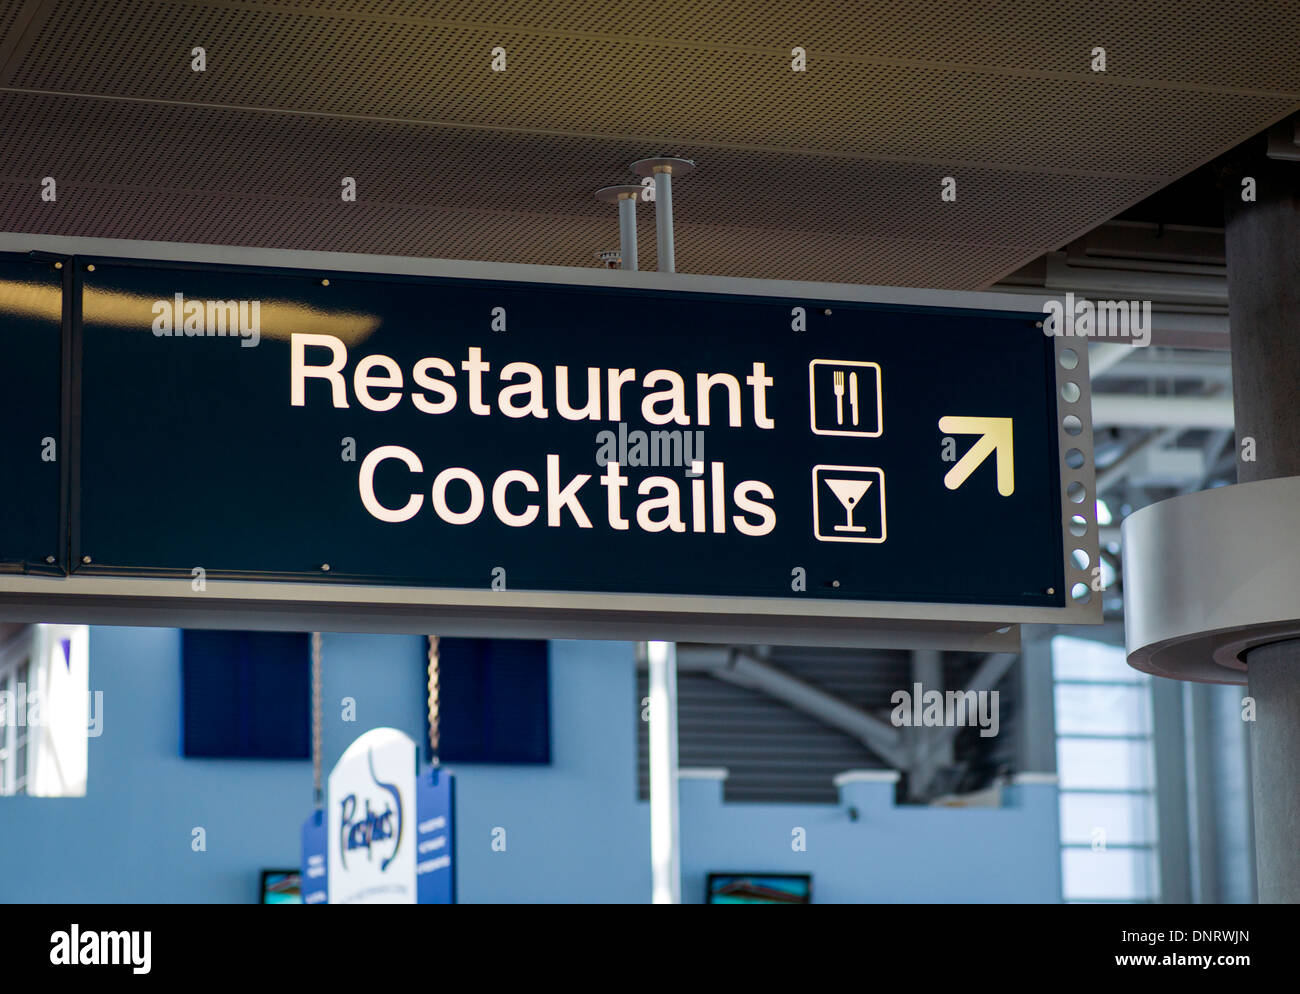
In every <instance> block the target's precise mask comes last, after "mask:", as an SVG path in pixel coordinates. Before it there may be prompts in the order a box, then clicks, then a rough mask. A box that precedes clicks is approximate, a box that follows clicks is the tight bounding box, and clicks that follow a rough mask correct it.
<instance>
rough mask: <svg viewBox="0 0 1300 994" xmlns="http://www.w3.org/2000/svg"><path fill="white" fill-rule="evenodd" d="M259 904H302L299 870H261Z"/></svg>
mask: <svg viewBox="0 0 1300 994" xmlns="http://www.w3.org/2000/svg"><path fill="white" fill-rule="evenodd" d="M261 893H262V898H261V901H260V902H259V903H261V904H302V873H301V871H299V870H263V871H262V890H261Z"/></svg>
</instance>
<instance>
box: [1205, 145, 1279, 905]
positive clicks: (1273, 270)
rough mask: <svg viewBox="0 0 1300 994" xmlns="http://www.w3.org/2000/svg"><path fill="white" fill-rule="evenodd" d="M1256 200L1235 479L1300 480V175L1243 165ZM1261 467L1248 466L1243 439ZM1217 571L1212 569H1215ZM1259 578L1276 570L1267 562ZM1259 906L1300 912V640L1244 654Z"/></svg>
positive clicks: (1245, 296)
mask: <svg viewBox="0 0 1300 994" xmlns="http://www.w3.org/2000/svg"><path fill="white" fill-rule="evenodd" d="M1242 175H1247V176H1253V177H1254V178H1255V180H1256V183H1257V191H1258V199H1257V201H1256V202H1253V203H1242V202H1241V195H1240V190H1241V186H1240V184H1239V183H1236V182H1230V183H1229V184H1228V189H1227V211H1226V215H1227V216H1226V235H1227V256H1228V316H1229V322H1230V324H1231V326H1232V336H1231V344H1232V385H1233V400H1234V405H1235V408H1236V422H1237V442H1238V447H1237V457H1238V458H1237V479H1238V482H1241V483H1246V482H1251V481H1255V480H1269V479H1277V478H1279V477H1296V476H1300V411H1297V409H1296V403H1295V401H1296V384H1297V383H1300V336H1298V335H1297V334H1296V331H1295V315H1296V314H1298V313H1300V166H1297V165H1295V164H1293V163H1289V162H1275V161H1271V160H1268V159H1265V158H1263V157H1259V158H1257V159H1254V160H1253V161H1249V162H1247V163H1246V164H1245V166H1244V168H1243V169H1242ZM1247 437H1249V438H1253V439H1254V460H1253V461H1250V462H1244V461H1242V459H1241V456H1242V445H1241V442H1242V440H1243V439H1245V438H1247ZM1277 541H1278V547H1277V552H1276V555H1277V556H1279V557H1294V556H1297V555H1300V535H1294V534H1293V535H1278V536H1277ZM1210 568H1212V567H1210ZM1259 568H1260V569H1261V570H1267V569H1268V568H1269V564H1268V563H1266V562H1261V563H1260V564H1259ZM1246 667H1247V680H1248V684H1249V693H1250V696H1251V697H1252V698H1254V700H1255V707H1256V711H1255V721H1254V722H1253V723H1252V725H1251V728H1250V747H1251V749H1250V751H1251V774H1252V780H1253V781H1254V807H1255V859H1256V873H1257V875H1258V879H1259V900H1260V901H1261V903H1270V904H1280V903H1285V904H1296V903H1300V850H1297V848H1296V844H1295V829H1296V826H1297V825H1300V790H1298V789H1297V786H1298V785H1300V639H1291V640H1289V641H1280V642H1274V643H1272V644H1270V645H1264V646H1260V647H1259V648H1256V649H1253V650H1251V651H1250V652H1248V653H1247V654H1246Z"/></svg>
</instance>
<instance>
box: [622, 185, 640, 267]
mask: <svg viewBox="0 0 1300 994" xmlns="http://www.w3.org/2000/svg"><path fill="white" fill-rule="evenodd" d="M636 198H637V195H636V194H635V193H620V194H619V196H618V248H619V252H620V254H621V255H622V257H623V263H622V266H623V268H624V269H630V270H632V271H634V272H635V271H636V268H637V260H636Z"/></svg>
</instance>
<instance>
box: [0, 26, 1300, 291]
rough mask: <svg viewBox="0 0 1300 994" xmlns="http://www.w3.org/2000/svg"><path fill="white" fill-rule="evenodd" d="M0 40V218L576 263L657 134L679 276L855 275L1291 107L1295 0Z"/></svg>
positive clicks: (932, 265) (916, 260) (598, 237)
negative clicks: (668, 167) (672, 164)
mask: <svg viewBox="0 0 1300 994" xmlns="http://www.w3.org/2000/svg"><path fill="white" fill-rule="evenodd" d="M0 29H3V32H4V34H3V36H2V37H0V128H2V129H3V133H4V135H5V141H4V142H3V143H0V228H2V229H5V230H11V231H31V232H41V233H50V234H82V235H97V236H102V237H119V238H147V239H159V240H175V241H195V242H207V243H222V244H234V245H257V246H269V247H281V248H301V249H323V250H335V251H351V252H375V253H389V254H411V255H422V256H441V257H448V258H464V259H481V260H488V261H504V262H532V263H545V264H554V265H579V266H581V265H592V264H593V260H592V253H593V251H594V250H595V249H598V248H606V247H611V246H614V245H616V244H617V232H616V222H615V217H614V212H613V210H612V209H611V208H610V207H608V205H603V204H599V203H597V202H596V201H595V200H594V199H593V197H592V192H593V191H594V190H595V189H596V188H597V187H600V186H604V185H608V184H613V183H620V182H626V181H627V180H628V174H627V172H626V165H627V163H629V162H630V161H632V160H633V159H636V158H640V157H643V156H647V155H655V154H675V155H683V156H686V157H688V158H692V159H696V160H697V161H698V163H699V168H698V169H697V171H696V172H694V173H693V174H691V175H690V176H689V177H688V178H685V179H683V180H682V181H681V183H680V184H678V186H677V188H676V190H675V193H676V197H675V201H676V204H675V206H676V216H677V222H678V223H677V247H678V258H677V263H678V268H679V269H680V270H682V271H692V272H703V273H718V274H725V275H737V276H757V277H789V278H798V279H821V280H835V281H843V282H853V283H885V284H903V285H922V286H936V287H957V288H972V287H979V286H984V285H987V284H988V283H990V282H992V281H994V280H996V279H998V278H999V277H1001V276H1003V275H1005V274H1007V273H1009V272H1011V271H1013V270H1015V269H1017V268H1019V267H1020V266H1021V265H1023V264H1024V263H1025V262H1027V261H1029V260H1030V259H1033V258H1035V257H1037V256H1038V255H1041V254H1042V253H1043V252H1045V251H1050V250H1053V249H1055V248H1058V247H1060V246H1061V245H1063V244H1064V243H1066V242H1067V241H1069V240H1071V239H1073V238H1075V237H1077V236H1078V235H1079V234H1081V233H1082V232H1083V231H1086V230H1087V229H1089V228H1091V227H1093V226H1095V225H1097V224H1099V223H1101V222H1102V221H1104V220H1106V219H1108V218H1110V217H1112V216H1113V215H1115V214H1116V213H1118V212H1119V211H1120V210H1122V209H1124V208H1125V207H1127V206H1129V205H1130V204H1132V203H1134V202H1136V201H1138V200H1141V199H1142V198H1143V197H1145V196H1147V195H1149V194H1150V193H1152V192H1154V191H1156V190H1158V189H1160V188H1161V187H1163V186H1164V185H1166V184H1167V183H1168V182H1169V181H1170V180H1172V179H1174V178H1176V177H1177V176H1180V175H1182V174H1183V173H1186V172H1187V171H1189V170H1191V169H1192V168H1194V167H1195V166H1197V165H1199V164H1201V163H1203V162H1205V161H1207V160H1209V159H1211V158H1213V157H1214V156H1215V155H1217V154H1219V153H1220V152H1222V151H1224V150H1226V149H1228V148H1230V147H1232V146H1233V145H1235V144H1237V143H1239V142H1240V141H1242V140H1243V139H1245V138H1247V137H1249V136H1250V135H1252V134H1255V133H1257V132H1259V131H1261V130H1263V129H1264V128H1265V127H1267V126H1268V125H1269V124H1271V123H1272V122H1273V121H1275V120H1278V119H1280V118H1282V117H1284V116H1286V115H1287V114H1289V113H1291V112H1292V111H1294V110H1295V109H1296V108H1297V107H1300V60H1298V59H1296V58H1295V52H1296V50H1297V47H1298V46H1297V43H1300V0H1282V2H1279V0H1260V2H1237V3H1234V4H1231V5H1225V4H1221V3H1218V2H1215V3H1209V2H1174V0H1167V2H1162V3H1156V2H1134V0H1109V2H1101V3H1089V4H1086V5H1085V4H1078V3H1077V2H1075V0H1051V2H1047V3H1027V2H1025V3H1011V2H1007V0H992V2H990V0H976V2H968V3H965V2H955V0H943V2H934V3H922V2H918V0H898V2H861V0H859V2H855V3H852V4H845V3H842V2H838V0H837V2H831V0H811V2H803V0H801V2H776V3H773V2H769V0H746V2H717V0H715V2H708V0H681V2H674V3H672V4H661V5H653V4H647V3H644V2H641V0H567V2H565V0H507V2H499V0H492V2H486V0H481V2H472V3H444V2H418V3H417V2H413V0H412V2H389V0H383V2H381V0H351V2H349V0H316V2H309V0H278V2H274V3H251V2H216V0H212V2H204V0H193V2H189V0H172V2H153V0H147V2H139V0H137V2H125V0H123V2H113V0H26V2H23V0H8V2H5V0H0ZM196 45H201V46H203V47H204V48H205V50H206V53H207V68H206V70H205V71H204V72H195V71H193V70H192V69H191V68H190V59H191V55H190V53H191V49H192V48H193V47H194V46H196ZM494 46H503V47H504V48H505V49H506V51H507V69H506V71H505V72H492V71H491V69H490V51H491V49H492V48H493V47H494ZM794 46H802V47H804V48H806V49H807V53H808V68H807V70H806V71H805V72H801V73H796V72H792V71H791V69H790V51H791V49H792V48H793V47H794ZM1097 46H1103V47H1105V48H1106V58H1107V71H1106V72H1105V73H1096V72H1093V71H1091V68H1090V60H1091V58H1092V54H1091V53H1092V50H1093V49H1094V48H1095V47H1097ZM44 176H53V177H55V179H56V180H57V181H58V200H57V202H55V203H46V202H43V201H42V200H41V199H40V184H39V181H40V179H41V178H42V177H44ZM343 176H353V177H355V178H356V179H357V183H358V201H357V202H356V203H343V202H342V201H341V198H340V196H339V192H340V180H341V178H342V177H343ZM944 176H954V177H955V178H956V179H957V182H958V198H957V201H956V202H955V203H945V202H943V201H941V199H940V195H939V194H940V179H941V178H942V177H944ZM641 215H642V224H641V253H642V264H643V265H645V266H652V265H654V262H655V260H654V244H653V242H654V239H653V220H652V217H651V210H650V205H644V206H643V209H642V212H641Z"/></svg>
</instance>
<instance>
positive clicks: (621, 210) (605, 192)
mask: <svg viewBox="0 0 1300 994" xmlns="http://www.w3.org/2000/svg"><path fill="white" fill-rule="evenodd" d="M639 196H641V187H639V186H636V185H635V184H632V183H626V184H623V185H622V186H602V187H601V188H600V189H599V190H597V191H596V199H597V200H599V201H601V202H602V203H606V204H618V248H619V256H620V258H621V259H622V264H621V268H623V269H630V270H634V271H635V269H636V268H637V265H636V262H637V260H636V198H637V197H639Z"/></svg>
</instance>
